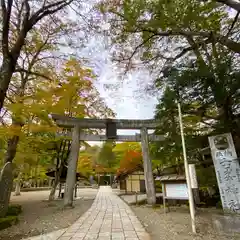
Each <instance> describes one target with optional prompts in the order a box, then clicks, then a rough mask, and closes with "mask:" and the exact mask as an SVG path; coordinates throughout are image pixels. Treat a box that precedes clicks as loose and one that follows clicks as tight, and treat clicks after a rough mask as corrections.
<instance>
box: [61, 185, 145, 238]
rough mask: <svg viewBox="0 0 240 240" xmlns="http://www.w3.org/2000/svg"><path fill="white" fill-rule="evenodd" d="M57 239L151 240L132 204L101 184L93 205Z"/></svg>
mask: <svg viewBox="0 0 240 240" xmlns="http://www.w3.org/2000/svg"><path fill="white" fill-rule="evenodd" d="M57 239H58V240H90V239H91V240H149V239H150V237H149V234H148V233H147V232H146V231H145V229H144V228H143V226H142V224H141V223H140V221H139V220H138V219H137V217H136V216H135V215H134V213H133V212H132V210H131V209H130V207H129V206H128V205H127V204H126V203H125V202H123V201H122V200H121V199H120V198H119V197H118V196H117V195H116V194H114V193H113V192H112V189H111V188H110V187H100V189H99V192H98V195H97V197H96V199H95V201H94V203H93V205H92V207H91V208H90V209H89V210H88V211H87V212H86V213H85V214H84V215H83V216H82V217H80V218H79V219H78V220H77V221H76V222H75V223H74V224H73V225H72V226H70V227H69V228H68V229H67V230H66V231H65V232H64V233H63V234H62V235H61V236H60V237H58V238H57Z"/></svg>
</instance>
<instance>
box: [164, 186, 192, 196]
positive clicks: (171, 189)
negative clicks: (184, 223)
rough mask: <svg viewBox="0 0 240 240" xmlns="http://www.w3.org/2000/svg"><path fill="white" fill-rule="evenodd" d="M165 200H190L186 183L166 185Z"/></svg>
mask: <svg viewBox="0 0 240 240" xmlns="http://www.w3.org/2000/svg"><path fill="white" fill-rule="evenodd" d="M164 185H165V198H166V199H176V200H188V190H187V184H186V183H165V184H164Z"/></svg>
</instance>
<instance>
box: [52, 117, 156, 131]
mask: <svg viewBox="0 0 240 240" xmlns="http://www.w3.org/2000/svg"><path fill="white" fill-rule="evenodd" d="M51 116H52V119H53V120H54V121H55V122H56V123H57V125H58V126H59V127H64V128H73V127H74V126H78V127H79V128H81V129H84V128H95V129H106V127H107V123H110V122H112V123H116V128H117V129H141V128H147V129H156V128H157V122H156V121H155V120H154V119H146V120H134V119H132V120H128V119H90V118H73V117H67V116H61V115H57V114H52V115H51Z"/></svg>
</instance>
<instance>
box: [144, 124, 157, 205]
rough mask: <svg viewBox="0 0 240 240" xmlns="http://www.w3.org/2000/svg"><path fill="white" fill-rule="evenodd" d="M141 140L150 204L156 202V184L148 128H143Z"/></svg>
mask: <svg viewBox="0 0 240 240" xmlns="http://www.w3.org/2000/svg"><path fill="white" fill-rule="evenodd" d="M141 140H142V141H141V142H142V154H143V166H144V178H145V186H146V193H147V203H148V204H149V205H154V204H156V193H155V184H154V179H153V172H152V162H151V159H150V156H149V146H148V132H147V128H142V129H141Z"/></svg>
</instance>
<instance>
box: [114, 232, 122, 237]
mask: <svg viewBox="0 0 240 240" xmlns="http://www.w3.org/2000/svg"><path fill="white" fill-rule="evenodd" d="M117 237H124V233H123V232H113V233H112V238H117Z"/></svg>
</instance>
